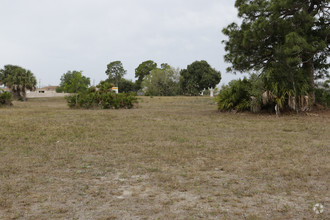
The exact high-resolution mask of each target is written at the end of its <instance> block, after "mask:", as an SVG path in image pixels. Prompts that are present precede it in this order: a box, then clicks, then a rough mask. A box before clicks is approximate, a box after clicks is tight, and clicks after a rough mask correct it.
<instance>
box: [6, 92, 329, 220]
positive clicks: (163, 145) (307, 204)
mask: <svg viewBox="0 0 330 220" xmlns="http://www.w3.org/2000/svg"><path fill="white" fill-rule="evenodd" d="M0 122H1V126H0V161H1V162H0V183H1V184H0V195H1V196H0V219H134V218H141V219H148V218H151V219H303V218H306V219H327V218H328V217H329V207H330V203H329V197H328V195H329V194H328V192H329V173H330V169H329V168H330V167H329V164H330V163H329V143H330V136H329V134H330V126H329V125H330V114H329V111H323V112H319V113H317V114H308V115H306V114H300V115H296V114H294V115H284V116H283V117H280V118H276V116H275V115H268V114H263V115H256V114H251V113H237V114H231V113H223V112H218V111H217V106H216V104H215V102H214V100H213V99H210V98H208V97H153V98H150V97H139V104H138V106H136V107H135V108H133V109H121V110H115V109H112V110H101V109H100V110H86V109H70V108H69V107H68V106H67V103H66V101H65V100H64V99H63V98H48V99H42V98H40V99H30V100H29V101H28V102H15V101H14V106H13V107H11V108H0ZM316 203H321V204H323V205H324V207H325V208H324V212H323V213H322V214H318V215H317V214H316V213H315V212H314V211H313V206H314V204H316Z"/></svg>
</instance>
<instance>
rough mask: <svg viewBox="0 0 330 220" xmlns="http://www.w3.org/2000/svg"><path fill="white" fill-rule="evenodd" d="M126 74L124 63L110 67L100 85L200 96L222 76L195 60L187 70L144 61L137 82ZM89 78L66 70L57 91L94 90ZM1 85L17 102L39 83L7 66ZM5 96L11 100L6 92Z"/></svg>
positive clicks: (125, 90) (152, 93) (27, 72)
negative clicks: (126, 77) (8, 90)
mask: <svg viewBox="0 0 330 220" xmlns="http://www.w3.org/2000/svg"><path fill="white" fill-rule="evenodd" d="M126 73H127V71H126V70H125V69H124V67H123V64H122V62H121V61H113V62H110V63H109V64H108V65H107V68H106V70H105V74H106V76H107V78H106V79H105V80H103V81H101V82H100V84H99V86H102V85H104V83H108V84H109V85H112V86H117V87H119V91H120V92H121V93H130V92H135V93H139V94H145V95H150V96H174V95H198V94H199V93H200V92H201V91H203V90H205V89H208V88H214V87H215V86H216V85H217V84H218V83H219V82H220V80H221V73H220V72H219V71H217V70H215V69H214V68H212V67H211V66H210V65H209V64H208V63H207V62H206V61H204V60H202V61H195V62H193V63H192V64H190V65H188V66H187V68H186V69H183V70H180V69H178V68H173V67H171V66H170V65H169V64H167V63H163V64H161V65H160V66H158V65H157V63H155V62H154V61H152V60H147V61H144V62H142V63H141V64H140V65H139V66H138V67H137V68H136V69H135V77H136V79H137V80H136V81H135V82H133V81H132V80H128V79H125V78H124V76H125V75H126ZM90 84H91V81H90V78H89V77H86V76H84V75H83V71H76V70H73V71H67V72H66V73H64V74H63V75H62V76H61V78H60V85H59V86H58V87H57V88H56V92H59V93H60V92H65V93H79V92H83V91H87V89H88V88H90V87H91V85H90ZM0 85H5V86H6V87H7V88H9V89H10V93H11V94H12V96H13V98H14V99H15V100H21V101H25V100H26V92H27V90H30V91H34V90H35V89H36V85H37V80H36V77H35V76H34V74H33V73H32V72H31V71H30V70H26V69H24V68H22V67H20V66H17V65H5V66H4V68H3V69H0ZM5 95H6V96H4V97H7V99H8V97H10V95H8V94H7V93H6V94H5Z"/></svg>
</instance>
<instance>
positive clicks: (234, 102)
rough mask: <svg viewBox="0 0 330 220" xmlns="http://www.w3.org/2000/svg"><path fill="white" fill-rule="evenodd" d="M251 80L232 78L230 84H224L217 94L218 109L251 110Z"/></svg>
mask: <svg viewBox="0 0 330 220" xmlns="http://www.w3.org/2000/svg"><path fill="white" fill-rule="evenodd" d="M251 87H252V85H251V82H249V80H247V79H246V78H244V79H243V80H241V79H239V80H232V81H231V82H229V85H228V86H223V87H222V88H221V90H220V93H219V95H218V96H217V103H218V109H219V110H220V111H229V110H237V111H244V110H249V109H250V107H251V93H250V91H251Z"/></svg>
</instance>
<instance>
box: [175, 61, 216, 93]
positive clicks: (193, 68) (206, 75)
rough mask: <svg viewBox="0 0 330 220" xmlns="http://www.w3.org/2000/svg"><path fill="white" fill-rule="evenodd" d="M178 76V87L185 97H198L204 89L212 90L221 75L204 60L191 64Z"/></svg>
mask: <svg viewBox="0 0 330 220" xmlns="http://www.w3.org/2000/svg"><path fill="white" fill-rule="evenodd" d="M180 75H181V78H180V86H181V89H182V92H183V94H186V95H198V94H199V93H200V92H201V91H202V90H204V89H207V88H214V87H215V86H216V85H217V84H218V83H219V82H220V80H221V73H220V72H219V71H217V70H215V69H214V68H212V67H211V66H210V65H209V64H208V63H207V62H206V61H205V60H202V61H195V62H193V63H192V64H190V65H188V66H187V69H183V70H181V73H180Z"/></svg>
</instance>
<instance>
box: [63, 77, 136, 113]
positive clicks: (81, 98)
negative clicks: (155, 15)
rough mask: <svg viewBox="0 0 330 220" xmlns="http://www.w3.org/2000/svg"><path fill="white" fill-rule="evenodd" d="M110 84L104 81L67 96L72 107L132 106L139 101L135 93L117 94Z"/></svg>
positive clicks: (112, 107)
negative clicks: (96, 85) (112, 90)
mask: <svg viewBox="0 0 330 220" xmlns="http://www.w3.org/2000/svg"><path fill="white" fill-rule="evenodd" d="M110 86H111V85H110V84H108V83H106V82H102V83H101V84H100V85H99V86H98V88H96V87H91V88H89V89H88V90H87V91H86V92H80V93H77V94H75V95H70V96H66V97H65V98H66V100H67V102H68V105H69V107H70V108H86V109H90V108H101V109H119V108H132V107H133V105H134V104H135V103H137V98H136V95H135V93H119V94H116V93H114V92H111V90H110V89H109V87H110ZM110 88H111V87H110Z"/></svg>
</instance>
